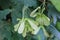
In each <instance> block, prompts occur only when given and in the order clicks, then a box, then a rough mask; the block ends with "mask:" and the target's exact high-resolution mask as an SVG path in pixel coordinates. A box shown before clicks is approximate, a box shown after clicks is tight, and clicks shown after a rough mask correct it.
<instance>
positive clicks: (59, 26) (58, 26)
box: [56, 22, 60, 31]
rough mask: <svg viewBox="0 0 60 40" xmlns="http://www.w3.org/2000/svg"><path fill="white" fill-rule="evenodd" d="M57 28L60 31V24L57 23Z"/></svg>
mask: <svg viewBox="0 0 60 40" xmlns="http://www.w3.org/2000/svg"><path fill="white" fill-rule="evenodd" d="M56 28H57V29H58V30H59V31H60V22H57V23H56Z"/></svg>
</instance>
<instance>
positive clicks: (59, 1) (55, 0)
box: [50, 0, 60, 12]
mask: <svg viewBox="0 0 60 40" xmlns="http://www.w3.org/2000/svg"><path fill="white" fill-rule="evenodd" d="M50 1H51V2H52V4H53V5H54V6H55V8H56V9H57V10H58V11H59V12H60V0H50Z"/></svg>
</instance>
